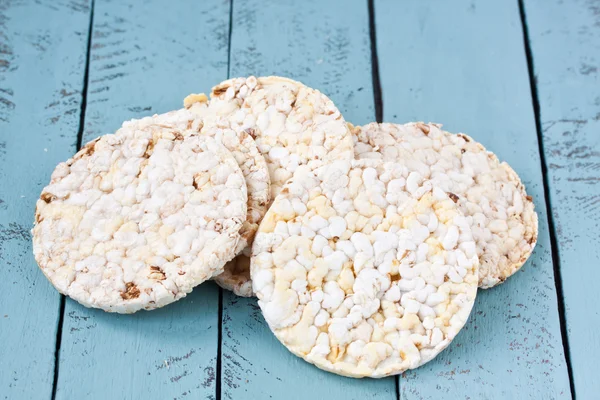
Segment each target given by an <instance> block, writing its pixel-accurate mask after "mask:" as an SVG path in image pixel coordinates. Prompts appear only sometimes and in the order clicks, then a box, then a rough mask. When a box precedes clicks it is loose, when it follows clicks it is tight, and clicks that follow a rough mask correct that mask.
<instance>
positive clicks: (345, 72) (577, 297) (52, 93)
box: [0, 0, 600, 400]
mask: <svg viewBox="0 0 600 400" xmlns="http://www.w3.org/2000/svg"><path fill="white" fill-rule="evenodd" d="M598 69H600V3H599V2H598V1H593V0H575V1H562V0H523V1H517V0H505V1H476V0H452V1H433V0H431V1H423V0H412V1H408V0H404V1H392V0H375V1H374V4H373V2H368V1H366V0H361V1H343V0H336V1H321V0H305V1H302V2H300V1H298V2H296V1H292V0H287V1H275V0H272V1H259V0H246V1H242V0H233V1H232V2H230V1H229V0H202V1H201V0H180V1H166V0H165V1H160V0H146V1H135V0H95V1H93V0H92V1H91V2H90V0H37V1H33V0H31V1H28V0H21V1H19V0H0V268H1V271H2V279H1V280H0V398H3V399H50V398H52V399H54V398H56V399H92V398H93V399H205V398H206V399H252V400H262V399H305V398H310V399H340V400H349V399H367V398H377V399H397V398H401V399H438V398H443V399H566V398H571V397H574V396H575V395H577V398H578V399H598V398H600V394H599V393H600V379H599V377H598V372H597V369H598V367H597V362H598V360H600V335H599V334H598V332H599V330H600V317H599V311H598V309H599V307H598V305H597V304H596V303H595V300H596V299H598V297H597V284H598V283H600V268H598V267H599V265H598V264H599V261H600V241H599V235H598V225H599V224H600V184H599V183H600V80H599V75H600V72H599V71H598ZM248 74H255V75H269V74H277V75H286V76H290V77H292V78H296V79H299V80H301V81H303V82H305V83H306V84H308V85H310V86H314V87H316V88H319V89H321V90H322V91H324V92H325V93H327V94H328V95H329V96H330V97H331V98H332V99H333V100H334V101H335V103H336V104H337V105H338V106H339V108H340V109H341V110H342V112H343V113H344V115H345V117H346V119H347V120H348V121H351V122H353V123H355V124H363V123H366V122H369V121H373V120H376V119H377V120H384V121H390V122H394V121H398V122H404V121H413V120H425V121H437V122H442V123H444V124H445V127H446V128H448V129H449V130H451V131H464V132H466V133H468V134H470V135H472V136H474V137H475V138H476V139H478V140H480V141H481V142H483V143H484V144H485V145H486V146H487V147H488V148H490V149H492V150H493V151H495V152H496V153H497V154H498V155H499V156H500V158H501V159H504V160H507V161H508V162H509V163H510V164H511V165H512V166H513V167H514V168H515V169H516V170H517V171H518V172H519V174H520V175H521V177H522V178H523V180H524V182H525V183H526V185H527V189H528V191H529V193H530V194H531V195H533V197H534V199H535V205H536V209H537V211H538V213H539V220H540V232H539V233H540V234H539V242H538V245H537V248H536V250H535V253H534V254H533V256H532V257H531V259H530V260H529V261H528V262H527V264H526V265H525V267H524V268H523V269H522V270H521V271H520V272H519V273H518V274H517V275H516V276H515V277H513V278H511V279H509V280H508V281H507V282H506V283H505V284H503V285H501V286H500V287H497V288H495V289H492V290H487V291H481V292H480V293H479V295H478V298H477V302H476V305H475V308H474V311H473V314H472V315H471V318H470V320H469V322H468V324H467V326H466V327H465V329H464V330H463V331H462V333H461V334H460V335H459V337H458V338H457V339H456V340H455V341H454V342H453V343H452V345H451V346H450V347H449V348H448V349H447V350H446V351H445V352H443V353H442V354H441V355H440V356H439V357H438V358H436V359H435V360H434V361H432V362H431V363H429V364H427V365H426V366H424V367H422V368H419V369H418V370H416V371H412V372H408V373H405V374H403V375H401V376H399V377H391V378H387V379H381V380H370V379H363V380H356V379H349V378H343V377H339V376H336V375H332V374H328V373H325V372H322V371H320V370H318V369H317V368H315V367H313V366H311V365H309V364H307V363H305V362H303V361H302V360H300V359H298V358H296V357H294V356H292V355H291V354H290V353H289V352H288V351H287V350H286V349H285V348H284V347H283V346H281V345H280V344H279V342H278V341H277V340H276V339H275V338H274V337H273V335H272V334H271V333H270V332H269V330H268V328H267V327H266V325H265V322H264V320H263V318H262V315H261V313H260V311H259V309H258V307H257V305H256V301H255V300H253V299H243V298H238V297H235V296H234V295H232V294H231V293H228V292H223V291H220V290H219V289H218V288H217V287H216V286H215V285H214V284H212V283H208V284H204V285H202V286H201V287H199V288H197V289H196V290H195V291H194V292H193V293H192V294H191V295H190V296H188V297H187V298H186V299H184V300H182V301H179V302H178V303H176V304H173V305H170V306H168V307H165V308H164V309H161V310H158V311H153V312H140V313H137V314H135V315H111V314H107V313H104V312H102V311H97V310H90V309H86V308H84V307H82V306H80V305H79V304H77V303H75V302H74V301H71V300H70V299H66V300H65V298H64V297H61V296H60V295H59V294H58V293H57V292H56V291H55V290H54V289H53V288H52V286H51V285H50V284H49V283H48V281H47V280H46V278H44V276H43V275H42V273H41V272H40V270H39V269H38V268H37V266H36V264H35V261H34V259H33V256H32V253H31V238H30V233H29V230H30V228H31V226H32V220H33V210H34V203H35V201H36V198H37V197H38V196H39V193H40V190H41V188H42V187H43V186H44V185H45V184H46V183H47V182H48V180H49V176H50V173H51V171H52V169H53V167H54V165H55V164H57V163H58V162H59V161H61V160H65V159H67V158H68V157H69V156H70V155H71V154H73V153H74V152H75V151H76V149H77V147H79V146H81V143H85V142H86V141H88V140H90V139H92V138H94V137H96V136H97V135H100V134H103V133H107V132H113V131H114V130H115V129H116V128H118V127H119V126H120V123H121V122H122V121H123V120H125V119H130V118H137V117H141V116H144V115H148V114H153V113H161V112H165V111H167V110H171V109H174V108H178V107H180V106H181V104H182V99H183V97H184V96H185V95H187V94H188V93H190V92H200V91H208V90H209V89H210V87H211V86H212V85H213V84H216V83H218V82H220V81H221V80H224V79H226V78H227V77H233V76H243V75H248ZM548 210H551V211H552V212H551V213H548Z"/></svg>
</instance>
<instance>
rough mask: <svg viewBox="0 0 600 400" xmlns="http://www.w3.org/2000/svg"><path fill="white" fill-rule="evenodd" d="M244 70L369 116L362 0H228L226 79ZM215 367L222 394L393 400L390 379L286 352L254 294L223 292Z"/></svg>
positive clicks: (354, 115)
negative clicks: (278, 78) (331, 368)
mask: <svg viewBox="0 0 600 400" xmlns="http://www.w3.org/2000/svg"><path fill="white" fill-rule="evenodd" d="M341 15H343V18H340V16H341ZM250 74H255V75H273V74H275V75H285V76H289V77H291V78H294V79H298V80H300V81H303V82H304V83H306V84H308V85H310V86H312V87H315V88H318V89H320V90H322V91H323V92H324V93H326V94H327V95H329V96H330V97H331V98H332V99H333V101H334V102H335V103H336V105H337V106H338V107H339V108H340V109H341V111H342V112H343V113H344V115H345V117H346V118H347V119H348V120H349V121H353V122H355V123H366V122H369V121H372V120H374V118H375V115H374V101H373V89H372V83H371V52H370V43H369V25H368V10H367V2H365V1H351V2H348V1H342V0H339V1H331V2H321V1H318V0H311V1H304V2H294V1H291V0H290V1H268V2H263V1H258V0H251V1H234V3H233V30H232V38H231V67H230V76H232V77H233V76H247V75H250ZM221 371H222V382H221V387H222V398H226V399H252V398H254V399H269V398H272V399H282V398H285V399H289V400H292V399H305V398H307V396H311V397H314V398H327V399H344V400H349V399H367V398H377V399H395V398H396V388H395V379H394V378H388V379H382V380H368V379H363V380H356V379H351V378H344V377H340V376H337V375H333V374H330V373H327V372H323V371H321V370H319V369H318V368H316V367H314V366H312V365H310V364H307V363H306V362H304V361H303V360H301V359H299V358H297V357H295V356H293V355H292V354H291V353H290V352H289V351H288V350H286V349H285V347H283V345H281V344H280V343H279V341H278V340H277V339H276V338H275V337H274V336H273V334H272V333H271V332H270V330H269V328H268V327H267V325H266V323H265V321H264V318H263V317H262V314H261V313H260V310H259V309H258V306H257V304H256V300H255V299H242V298H237V297H235V295H232V294H231V293H229V292H226V291H225V292H224V299H223V337H222V369H221Z"/></svg>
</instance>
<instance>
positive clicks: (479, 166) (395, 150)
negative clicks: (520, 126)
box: [352, 122, 538, 289]
mask: <svg viewBox="0 0 600 400" xmlns="http://www.w3.org/2000/svg"><path fill="white" fill-rule="evenodd" d="M441 127H442V126H441V125H438V124H425V123H422V122H417V123H410V124H405V125H397V124H378V123H371V124H368V125H365V126H363V127H356V128H352V131H353V136H354V138H355V142H356V143H355V155H356V158H357V159H365V158H375V159H381V160H383V161H395V160H399V159H401V160H402V161H403V163H405V164H407V165H408V166H409V167H410V168H411V169H413V170H414V171H417V172H416V175H415V176H416V177H415V179H417V180H419V181H420V180H422V179H431V180H432V182H433V183H434V184H435V185H437V186H439V187H441V188H442V189H443V190H445V191H446V192H449V193H452V194H451V196H452V198H453V199H454V200H455V201H456V202H457V203H458V205H459V207H460V210H461V211H462V212H463V213H464V215H465V216H466V217H467V220H468V221H469V224H470V225H471V230H472V232H473V238H474V239H475V241H476V243H477V251H478V254H479V262H480V267H479V287H480V288H483V289H487V288H490V287H493V286H495V285H497V284H499V283H502V282H504V281H505V280H506V279H507V278H508V277H509V276H511V275H513V274H514V273H515V272H517V271H518V270H519V269H520V268H521V266H522V265H523V264H524V263H525V261H527V259H528V258H529V256H530V255H531V253H532V252H533V249H534V247H535V244H536V242H537V235H538V218H537V214H536V212H535V210H534V204H533V200H532V198H531V196H528V195H527V193H526V191H525V186H524V185H523V183H522V182H521V180H520V179H519V176H518V175H517V173H516V172H515V171H514V170H513V169H512V168H511V167H510V166H509V165H508V164H507V163H506V162H502V163H501V162H500V161H499V160H498V158H497V157H496V156H495V155H494V154H493V153H492V152H489V151H487V150H486V149H485V147H483V146H482V145H481V144H480V143H478V142H476V141H475V140H473V139H472V138H471V137H469V136H467V135H465V134H452V133H449V132H445V131H443V130H442V129H441Z"/></svg>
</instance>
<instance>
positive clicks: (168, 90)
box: [57, 0, 229, 399]
mask: <svg viewBox="0 0 600 400" xmlns="http://www.w3.org/2000/svg"><path fill="white" fill-rule="evenodd" d="M228 26H229V1H225V0H216V1H202V2H200V1H194V0H187V1H178V2H172V3H169V4H168V6H167V4H166V3H165V2H164V1H159V0H155V1H145V2H143V4H142V3H141V2H138V1H134V0H130V1H121V0H118V1H117V0H115V1H106V0H96V2H95V9H94V24H93V34H92V44H91V55H90V72H89V86H88V95H87V109H86V113H85V132H84V143H85V142H86V141H87V140H90V139H92V138H93V137H95V136H98V135H100V134H103V133H108V132H114V131H115V130H116V129H117V128H119V126H120V125H121V122H122V121H123V120H126V119H130V118H135V117H141V116H145V115H150V114H153V113H161V112H166V111H168V110H172V109H175V108H180V107H182V100H183V98H184V97H185V96H186V95H187V94H189V93H190V92H195V91H206V90H208V89H210V87H211V86H212V85H213V84H214V83H215V82H219V81H220V80H222V79H224V78H225V77H226V76H227V32H228ZM218 295H219V292H218V290H217V288H216V287H215V286H214V284H212V283H208V284H205V285H202V287H200V288H197V289H196V290H195V291H194V292H193V293H192V294H191V295H189V296H188V297H187V298H185V299H182V300H180V301H179V302H177V303H176V304H173V305H170V306H167V307H165V308H164V309H162V310H157V311H152V312H143V311H141V312H139V313H137V314H135V315H132V316H119V315H114V314H107V313H104V312H101V311H97V310H89V309H85V308H84V307H81V306H79V305H78V304H77V303H75V302H74V301H71V300H69V299H68V300H67V304H66V310H65V317H64V326H63V335H62V347H61V352H60V370H59V376H58V388H57V398H58V399H82V398H99V399H107V398H115V399H117V398H118V399H121V398H123V399H138V398H165V399H174V398H175V399H181V398H215V397H216V381H215V377H216V364H217V350H218V329H219V327H218V325H219V321H218ZM82 371H83V373H82Z"/></svg>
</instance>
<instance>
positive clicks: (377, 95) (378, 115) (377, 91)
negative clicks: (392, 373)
mask: <svg viewBox="0 0 600 400" xmlns="http://www.w3.org/2000/svg"><path fill="white" fill-rule="evenodd" d="M367 2H368V8H369V39H370V41H371V74H372V78H373V97H374V100H375V121H377V122H383V101H382V99H381V80H380V78H379V58H378V56H377V33H376V29H375V0H367ZM396 386H398V378H396Z"/></svg>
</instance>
